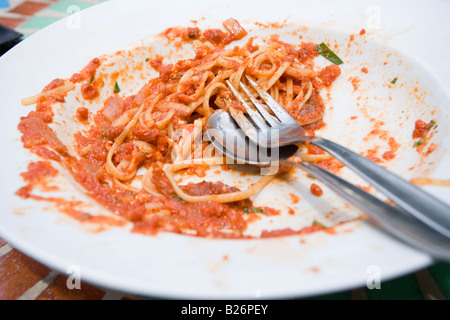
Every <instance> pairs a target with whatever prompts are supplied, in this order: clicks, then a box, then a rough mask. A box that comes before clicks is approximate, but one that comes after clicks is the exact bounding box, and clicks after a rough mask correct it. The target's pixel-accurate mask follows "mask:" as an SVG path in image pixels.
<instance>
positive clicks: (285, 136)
mask: <svg viewBox="0 0 450 320" xmlns="http://www.w3.org/2000/svg"><path fill="white" fill-rule="evenodd" d="M246 78H247V80H248V82H249V83H250V85H251V86H252V87H253V89H254V90H256V92H257V93H258V95H259V96H260V97H261V99H262V100H263V102H264V103H262V102H261V101H260V100H258V99H256V98H255V97H254V96H253V95H252V94H251V92H250V90H249V88H248V87H247V86H246V85H245V84H243V83H242V82H240V88H241V89H242V90H243V91H244V92H245V93H246V95H247V97H248V98H249V99H250V100H251V102H252V103H253V105H254V106H255V109H256V110H255V109H253V108H251V107H250V105H249V104H248V103H247V102H246V100H245V98H244V97H243V96H242V95H241V94H240V93H239V92H238V90H237V89H236V88H234V87H233V85H232V84H231V83H230V82H228V81H227V83H228V86H229V87H230V89H231V91H232V92H233V94H234V95H235V96H236V98H237V99H238V100H239V101H240V102H241V103H242V105H243V106H244V108H245V109H246V111H247V114H248V116H249V117H250V120H251V121H250V120H249V119H247V118H246V117H245V115H244V114H243V113H238V112H235V111H234V110H232V109H231V108H230V114H231V115H232V116H233V118H234V119H235V121H236V122H237V123H238V125H239V126H240V127H241V129H242V130H243V131H244V133H245V134H246V135H247V136H248V137H249V139H251V140H252V141H253V142H254V143H256V144H259V145H261V146H264V147H270V148H273V147H281V146H286V145H291V144H300V143H306V142H309V143H311V144H313V145H316V146H318V147H320V148H322V149H323V150H325V151H326V152H328V153H329V154H331V155H332V156H334V157H335V158H336V159H338V160H339V161H341V162H342V163H343V164H344V165H346V166H347V167H348V168H350V169H351V170H353V171H354V172H355V173H357V174H358V175H359V176H360V177H361V178H363V179H364V180H366V181H367V182H368V183H370V184H371V185H372V186H373V187H375V188H376V189H378V190H379V191H380V192H381V193H382V194H384V195H385V196H386V197H388V198H389V199H391V200H392V201H393V202H395V203H396V204H397V205H398V206H399V207H400V208H402V209H403V210H405V211H406V212H408V213H410V214H411V215H413V216H414V217H416V218H417V219H419V220H420V221H422V222H423V223H425V224H427V225H428V226H429V227H431V228H433V229H434V230H436V231H437V232H439V233H441V234H443V235H445V236H446V237H450V206H449V205H447V204H446V203H444V202H442V201H441V200H439V199H438V198H436V197H434V196H432V195H430V194H428V193H426V192H425V191H423V190H422V189H420V188H418V187H416V186H415V185H413V184H412V183H410V182H408V181H406V180H404V179H402V178H400V177H399V176H397V175H395V174H394V173H392V172H390V171H388V170H387V169H385V168H383V167H381V166H379V165H377V164H376V163H375V162H372V161H371V160H369V159H367V158H365V157H363V156H361V155H359V154H357V153H355V152H353V151H351V150H349V149H347V148H345V147H343V146H341V145H339V144H337V143H335V142H332V141H330V140H327V139H325V138H321V137H315V136H314V137H313V136H308V135H307V134H306V132H305V130H304V129H303V127H302V126H301V125H299V124H298V123H297V121H296V120H295V119H294V118H292V116H291V115H290V114H289V113H288V112H287V111H286V110H284V108H283V107H282V106H281V105H279V104H278V103H277V102H276V101H275V100H274V99H273V98H272V97H271V96H270V95H269V94H268V93H267V92H265V91H264V90H262V89H261V88H259V86H258V85H257V83H256V82H255V81H253V80H252V79H251V78H250V77H248V76H246ZM268 110H271V111H272V112H273V115H272V114H270V113H269V111H268Z"/></svg>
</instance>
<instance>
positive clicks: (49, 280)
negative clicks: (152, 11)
mask: <svg viewBox="0 0 450 320" xmlns="http://www.w3.org/2000/svg"><path fill="white" fill-rule="evenodd" d="M103 1H104V0H77V1H71V0H38V1H24V0H0V24H1V25H4V26H7V27H9V28H11V29H15V30H16V31H18V32H20V33H22V34H23V35H24V36H23V37H24V38H26V37H28V36H30V35H31V34H33V33H35V32H37V31H39V30H40V29H42V28H44V27H46V26H48V25H50V24H52V23H54V22H56V21H58V20H59V19H61V18H63V17H65V16H67V15H68V14H69V13H68V12H70V10H68V8H69V7H70V6H73V5H75V6H78V7H79V8H80V9H81V10H82V9H85V8H88V7H90V6H92V5H95V4H98V3H100V2H103ZM68 280H69V276H68V275H65V274H62V273H59V272H57V271H55V270H52V269H50V268H48V267H46V266H45V265H43V264H41V263H39V262H37V261H35V260H33V259H31V258H30V257H28V256H26V255H25V254H23V253H21V252H20V251H18V250H16V249H14V248H13V247H11V246H10V245H9V244H8V243H7V242H6V241H5V240H3V239H1V238H0V299H2V300H15V299H19V300H21V299H22V300H23V299H25V300H101V299H103V300H129V299H133V300H135V299H152V298H159V297H140V296H134V295H131V294H127V293H123V292H117V291H112V290H109V289H104V288H99V287H97V286H93V285H90V284H89V283H85V282H81V286H80V288H79V289H69V288H68V286H67V283H68ZM449 298H450V265H449V264H447V263H443V262H438V263H436V264H434V265H432V266H430V267H428V268H425V269H422V270H419V271H417V272H414V273H411V274H408V275H405V276H402V277H399V278H396V279H393V280H390V281H386V282H382V283H381V288H380V289H375V288H374V289H369V288H367V287H362V288H357V289H354V290H348V291H343V292H337V293H332V294H328V295H321V296H316V297H311V298H308V299H330V300H331V299H340V300H424V299H426V300H428V299H430V300H433V299H435V300H448V299H449Z"/></svg>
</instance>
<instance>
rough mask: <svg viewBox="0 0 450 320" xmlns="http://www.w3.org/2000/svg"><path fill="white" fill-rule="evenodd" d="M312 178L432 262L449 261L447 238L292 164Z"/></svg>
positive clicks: (327, 176)
mask: <svg viewBox="0 0 450 320" xmlns="http://www.w3.org/2000/svg"><path fill="white" fill-rule="evenodd" d="M287 163H289V164H291V165H296V166H299V167H301V168H303V169H304V170H305V171H307V172H309V173H311V174H313V175H314V176H315V177H316V178H318V179H319V180H320V181H322V182H323V183H325V184H326V185H327V186H328V187H329V188H330V189H332V190H333V191H335V192H336V193H337V194H339V195H340V196H342V197H343V198H344V199H345V200H347V201H349V202H350V203H352V204H353V205H355V206H356V207H358V208H359V209H361V210H363V211H364V212H367V213H368V214H369V215H370V217H372V218H373V219H374V220H375V222H377V223H378V224H379V225H380V227H381V228H382V229H384V230H385V231H387V232H388V233H390V234H391V235H393V236H394V237H396V238H397V239H399V240H401V241H403V242H404V243H406V244H409V245H410V246H412V247H414V248H416V249H419V250H421V251H423V252H425V253H427V254H429V255H430V256H432V257H433V258H436V259H439V260H443V261H447V262H449V261H450V238H448V237H446V236H444V235H442V234H440V233H437V232H436V231H435V230H434V229H433V228H430V227H429V226H428V225H426V224H424V223H422V222H421V221H420V220H418V219H417V218H415V217H413V216H412V215H410V214H409V213H407V212H406V211H404V210H403V209H401V208H399V207H397V206H391V205H389V204H387V203H385V202H383V201H381V200H380V199H378V198H376V197H374V196H373V195H371V194H369V193H367V192H365V191H364V190H362V189H360V188H358V187H356V186H354V185H352V184H351V183H349V182H347V181H345V180H343V179H341V178H339V177H338V176H336V175H334V174H332V173H331V172H328V171H326V170H323V169H322V168H319V167H317V166H315V165H313V164H312V163H309V162H301V163H293V162H289V161H288V162H287Z"/></svg>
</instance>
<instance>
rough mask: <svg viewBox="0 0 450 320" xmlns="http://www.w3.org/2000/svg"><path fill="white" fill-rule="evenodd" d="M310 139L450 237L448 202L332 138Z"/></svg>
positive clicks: (423, 220)
mask: <svg viewBox="0 0 450 320" xmlns="http://www.w3.org/2000/svg"><path fill="white" fill-rule="evenodd" d="M310 142H311V143H312V144H314V145H316V146H318V147H320V148H322V149H324V150H325V151H327V152H328V153H330V154H331V155H333V156H334V157H335V158H336V159H338V160H339V161H341V162H342V163H343V164H345V165H346V166H347V167H349V168H350V169H351V170H353V171H354V172H356V173H357V174H358V175H359V176H361V177H362V178H363V179H365V180H366V181H367V182H369V183H370V184H371V185H373V186H374V187H375V188H376V189H378V190H379V191H380V192H381V193H383V194H384V195H385V196H387V197H388V198H389V199H391V200H392V201H394V202H395V203H396V204H397V205H398V206H399V207H401V208H402V209H404V210H405V211H407V212H409V213H410V214H411V215H413V216H414V217H416V218H417V219H419V220H421V221H422V222H424V223H425V224H427V225H428V226H430V227H431V228H433V229H435V230H436V231H438V232H440V233H441V234H443V235H445V236H446V237H450V206H448V205H447V204H446V203H444V202H442V201H441V200H439V199H437V198H436V197H434V196H432V195H430V194H428V193H426V192H425V191H423V190H421V189H419V188H418V187H416V186H415V185H413V184H412V183H410V182H408V181H406V180H404V179H402V178H400V177H398V176H397V175H395V174H393V173H392V172H390V171H388V170H386V169H385V168H383V167H381V166H379V165H378V164H376V163H375V162H372V161H371V160H369V159H367V158H365V157H363V156H361V155H359V154H357V153H355V152H353V151H351V150H349V149H347V148H345V147H343V146H341V145H339V144H337V143H335V142H333V141H330V140H327V139H324V138H320V137H313V138H311V140H310Z"/></svg>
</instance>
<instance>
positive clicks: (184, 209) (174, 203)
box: [17, 19, 340, 238]
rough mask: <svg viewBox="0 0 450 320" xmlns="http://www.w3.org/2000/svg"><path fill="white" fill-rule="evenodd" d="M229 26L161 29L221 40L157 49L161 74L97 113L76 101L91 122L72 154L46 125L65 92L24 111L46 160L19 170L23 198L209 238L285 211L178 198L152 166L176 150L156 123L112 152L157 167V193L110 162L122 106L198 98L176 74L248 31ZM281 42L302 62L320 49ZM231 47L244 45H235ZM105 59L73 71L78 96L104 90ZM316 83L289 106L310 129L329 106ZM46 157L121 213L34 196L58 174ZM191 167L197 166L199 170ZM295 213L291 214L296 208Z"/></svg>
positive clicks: (224, 188) (27, 133)
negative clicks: (181, 54)
mask: <svg viewBox="0 0 450 320" xmlns="http://www.w3.org/2000/svg"><path fill="white" fill-rule="evenodd" d="M224 27H225V29H226V31H222V30H220V29H208V30H205V31H203V32H202V31H201V30H200V29H198V28H184V29H183V28H171V29H170V30H167V31H166V32H165V33H164V36H166V37H167V38H171V39H172V38H174V37H179V38H181V39H182V40H183V41H192V40H199V41H209V42H211V43H212V44H214V45H216V49H211V48H210V47H209V46H204V47H198V48H197V52H196V54H197V55H196V57H195V58H194V59H188V60H180V61H178V62H176V63H173V64H167V65H166V64H164V63H163V58H162V57H158V56H157V57H155V58H154V59H151V60H149V63H150V65H151V66H152V67H153V68H155V69H156V70H157V71H158V72H159V76H158V77H157V78H154V79H151V80H150V81H149V82H148V83H147V84H146V85H145V86H144V87H142V88H141V90H140V91H139V92H138V93H136V94H134V95H131V96H129V97H126V98H122V97H119V96H118V95H117V94H115V95H112V96H111V97H109V98H108V99H106V100H105V101H104V105H103V108H102V109H101V110H100V111H99V112H98V113H96V114H92V115H90V112H89V110H88V109H87V108H85V107H81V108H78V109H77V110H76V114H75V117H76V119H77V120H78V121H80V122H87V121H88V120H89V118H91V119H92V121H91V122H93V126H92V127H91V128H90V129H89V130H83V131H80V132H78V133H76V134H75V135H74V139H75V144H74V149H75V151H76V153H77V157H75V156H72V155H70V154H69V152H68V148H67V146H65V145H64V144H63V143H62V142H61V140H60V139H59V138H58V137H57V135H56V134H55V132H54V131H53V130H52V128H51V127H50V126H49V125H48V124H49V123H51V122H52V120H53V116H54V114H53V111H52V105H53V104H54V103H56V102H64V99H65V98H64V95H61V94H59V95H57V94H53V95H50V96H47V97H46V98H45V100H42V101H39V102H38V104H37V107H36V110H35V111H31V112H30V113H29V114H28V115H27V116H26V117H22V118H21V120H20V123H19V125H18V129H19V131H20V132H21V133H22V137H21V140H22V142H23V145H24V147H25V148H29V149H30V150H31V151H32V152H34V153H36V154H38V155H39V156H41V157H42V158H43V159H45V161H39V162H35V163H32V164H30V166H29V168H28V171H27V172H26V173H24V174H23V175H22V176H23V178H24V180H25V182H26V183H27V185H26V186H25V187H23V188H21V189H20V190H19V191H17V195H19V196H21V197H23V198H33V199H35V200H45V201H51V202H53V203H55V204H57V206H58V207H59V208H60V209H61V210H62V211H63V212H65V213H67V214H69V215H70V216H73V217H74V218H76V219H77V220H79V221H88V222H96V221H97V222H98V221H102V222H106V223H108V224H112V225H115V224H117V225H119V224H123V223H125V222H124V221H128V222H131V223H132V224H133V232H137V233H144V234H156V233H157V232H160V231H167V232H175V233H183V234H190V235H195V236H200V237H209V238H250V237H249V236H246V235H245V234H244V232H245V230H246V229H247V224H248V221H250V220H252V219H253V220H254V219H256V218H253V217H254V216H259V214H261V215H267V216H274V215H279V214H280V211H279V210H275V209H273V208H269V207H260V208H255V207H254V205H253V203H252V201H251V200H250V199H246V200H241V201H236V202H232V203H220V202H214V201H210V202H197V203H188V202H185V201H183V200H182V199H180V198H179V197H178V196H177V195H176V193H175V192H174V190H173V188H172V185H171V184H170V182H169V180H168V178H167V177H166V175H165V174H164V172H163V170H162V169H161V168H160V167H159V166H157V165H153V163H155V161H156V160H158V162H159V163H163V164H164V163H167V162H168V159H170V152H171V150H172V148H171V145H170V141H169V139H168V136H167V135H166V134H165V133H164V132H163V131H161V130H160V129H158V127H157V126H156V125H150V126H149V127H146V126H143V125H141V124H140V123H137V124H136V125H135V126H134V127H133V128H132V129H131V131H130V133H129V137H128V138H129V140H127V141H124V143H122V144H121V145H120V146H119V147H118V148H117V150H116V152H115V153H114V155H113V157H112V162H113V164H115V165H118V164H119V163H122V162H124V161H126V160H128V159H133V160H135V161H137V162H138V163H139V164H141V165H142V166H143V167H144V168H145V169H149V168H152V173H153V175H152V178H151V182H152V183H153V185H154V186H155V188H156V192H157V194H151V193H148V192H145V191H143V190H136V189H134V188H133V187H132V186H130V185H127V182H122V186H125V187H126V188H123V187H119V186H118V185H117V184H115V181H114V180H113V178H112V177H111V175H110V174H109V173H108V171H107V168H106V166H105V164H106V162H107V155H108V152H109V150H110V148H111V146H112V144H113V143H114V141H115V139H116V138H117V137H118V136H119V135H120V134H121V133H122V132H123V130H124V125H115V124H114V123H115V121H116V120H117V119H118V118H119V117H121V116H122V115H124V113H125V112H128V111H133V110H135V109H136V108H137V107H139V106H141V105H142V104H143V103H144V101H147V99H149V98H150V97H153V96H155V95H156V94H159V95H161V96H163V97H168V96H170V101H169V102H173V103H180V104H184V105H188V104H190V103H192V102H195V100H196V98H194V97H192V94H193V93H194V92H195V90H196V83H187V84H183V85H184V86H179V87H178V81H179V79H180V77H181V76H182V75H183V74H184V73H185V72H186V71H187V70H190V69H191V68H193V67H195V66H197V65H200V64H203V63H206V62H208V61H210V60H211V59H212V58H211V54H212V53H213V52H214V50H218V48H219V47H223V46H225V45H227V44H229V43H231V42H232V41H235V40H239V39H241V38H242V37H244V36H245V35H246V32H245V30H243V29H242V27H240V25H239V24H237V22H236V21H234V19H231V20H227V22H226V23H224ZM280 43H281V42H280ZM281 44H282V43H281ZM282 45H283V46H285V48H286V50H287V51H288V52H289V54H288V57H287V58H286V59H287V60H289V61H290V60H293V59H294V58H297V59H298V60H299V61H300V62H304V61H307V60H310V59H312V58H314V57H315V56H317V55H318V53H317V50H315V46H314V44H312V43H305V44H302V46H301V47H300V49H295V48H294V47H293V46H291V45H288V44H282ZM246 46H247V47H248V48H251V49H252V51H255V50H257V48H258V47H257V46H255V45H253V42H252V40H249V41H248V42H247V45H246ZM234 50H240V49H239V48H235V49H234ZM101 63H102V60H101V59H98V58H95V59H93V60H91V61H90V62H89V63H88V65H87V66H86V67H85V68H83V69H82V70H81V71H80V72H79V73H75V74H74V75H73V76H72V77H71V78H70V81H72V82H73V83H80V86H81V95H82V97H83V98H84V99H86V100H93V99H95V98H97V97H98V96H99V87H100V86H101V85H102V83H103V82H102V80H101V79H96V77H97V78H98V77H99V75H97V74H96V73H97V69H98V68H99V67H100V66H101ZM339 74H340V69H339V67H337V66H329V67H326V68H324V69H323V70H322V71H320V72H319V78H320V79H321V81H322V82H323V85H324V86H329V85H330V84H331V83H332V82H333V81H334V80H335V79H336V78H337V76H338V75H339ZM63 84H64V81H63V80H61V79H55V80H54V81H52V82H51V83H50V84H49V85H47V86H46V87H45V88H44V90H46V91H48V90H51V89H54V88H57V87H58V86H61V85H63ZM316 89H317V88H315V90H313V93H312V96H311V98H310V99H309V100H308V101H307V102H306V103H305V105H304V106H303V107H302V108H301V109H294V110H292V111H291V114H292V115H293V116H294V118H296V119H297V120H299V121H302V122H304V123H307V124H306V125H305V128H306V129H307V130H311V131H313V130H316V129H318V128H320V127H322V126H324V125H325V124H324V122H323V121H322V120H321V117H322V115H323V113H324V110H325V106H324V103H323V100H322V98H321V97H320V95H319V93H318V91H317V90H316ZM234 107H235V108H236V109H238V110H242V106H241V105H239V104H238V103H235V105H234ZM186 117H187V116H186V115H183V114H181V113H177V114H175V115H174V116H173V119H172V120H171V125H173V129H174V130H176V129H177V126H178V124H180V127H185V126H186V123H187V119H186ZM156 120H158V119H156ZM134 140H140V141H141V142H145V143H147V144H148V146H147V147H148V148H149V149H150V150H151V152H143V151H142V150H140V149H139V148H138V147H137V146H136V145H135V144H134V143H133V141H134ZM310 151H311V152H312V153H319V152H321V150H316V149H314V148H313V147H310ZM48 160H53V161H57V162H59V164H60V165H61V166H63V167H64V168H65V169H66V170H68V172H69V173H70V174H71V175H72V176H73V178H74V179H75V181H76V182H77V183H78V184H79V185H81V186H82V187H83V188H84V189H85V190H86V192H87V194H88V195H89V196H90V197H92V198H93V199H95V200H96V201H97V202H98V203H99V204H101V205H102V206H103V207H104V208H106V209H108V210H109V211H111V212H112V213H114V214H115V215H117V216H118V217H119V218H117V219H114V218H109V217H103V216H99V217H97V216H94V215H91V214H89V213H87V212H85V211H84V210H80V209H76V208H75V207H76V206H78V205H80V203H77V202H73V201H72V202H71V201H65V200H64V199H57V198H51V197H49V198H44V197H39V196H36V195H34V194H33V189H34V188H35V186H36V185H37V184H41V183H42V182H43V181H45V180H46V179H47V178H49V177H53V176H54V175H56V172H57V171H56V169H54V168H53V167H52V166H51V164H50V162H49V161H48ZM321 163H322V165H324V166H326V165H329V166H330V167H331V166H332V165H335V164H333V162H332V161H330V162H321ZM194 171H196V172H197V170H194ZM198 172H199V175H201V174H202V173H201V172H202V170H201V169H198ZM180 188H181V189H182V190H183V191H184V192H185V193H187V194H189V195H192V196H202V195H215V194H226V193H231V192H235V191H239V189H238V188H236V187H231V186H228V185H226V184H224V183H223V182H220V181H219V182H207V181H202V182H200V183H188V184H186V185H182V186H180ZM311 192H312V193H313V194H314V195H316V196H320V195H321V194H322V190H321V189H320V187H319V186H317V185H315V184H313V185H312V186H311ZM293 199H294V200H293V201H294V203H295V202H298V200H299V199H298V198H295V197H294V198H293ZM290 212H291V213H292V210H291V211H290ZM249 217H250V218H249ZM121 218H123V220H122V219H121ZM322 229H323V227H319V226H311V227H307V228H304V229H302V230H300V231H294V230H291V229H283V230H278V231H264V232H263V233H262V235H261V237H262V238H268V237H274V236H285V235H291V234H307V233H310V232H314V231H317V230H322Z"/></svg>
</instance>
